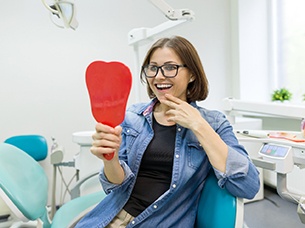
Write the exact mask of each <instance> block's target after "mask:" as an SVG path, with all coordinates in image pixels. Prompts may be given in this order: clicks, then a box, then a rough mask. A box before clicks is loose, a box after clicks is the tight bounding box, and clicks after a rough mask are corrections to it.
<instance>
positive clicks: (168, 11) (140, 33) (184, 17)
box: [128, 0, 194, 45]
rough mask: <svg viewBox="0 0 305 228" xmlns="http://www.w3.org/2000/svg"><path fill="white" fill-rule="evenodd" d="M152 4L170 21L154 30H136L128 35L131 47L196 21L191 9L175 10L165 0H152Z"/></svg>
mask: <svg viewBox="0 0 305 228" xmlns="http://www.w3.org/2000/svg"><path fill="white" fill-rule="evenodd" d="M150 2H151V3H152V4H153V5H154V6H155V7H157V8H158V9H159V10H160V11H162V13H163V14H164V15H165V17H167V19H169V20H168V21H166V22H164V23H162V24H160V25H158V26H156V27H154V28H135V29H132V30H131V31H130V32H129V33H128V43H129V45H134V44H136V43H140V42H141V43H142V41H144V42H145V41H147V40H148V41H149V39H150V38H153V37H154V36H155V35H157V34H160V33H162V32H164V31H167V30H169V29H171V28H174V27H176V26H177V25H180V24H182V23H185V22H188V21H192V20H193V19H194V12H193V11H192V10H189V9H174V8H172V7H171V6H170V5H168V4H167V3H166V2H165V1H163V0H150Z"/></svg>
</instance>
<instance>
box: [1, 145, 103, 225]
mask: <svg viewBox="0 0 305 228" xmlns="http://www.w3.org/2000/svg"><path fill="white" fill-rule="evenodd" d="M0 174H1V175H0V196H1V197H2V199H3V200H4V201H5V202H6V204H7V205H8V207H9V208H10V209H11V211H12V212H13V213H14V214H15V215H16V216H17V217H18V218H19V219H21V220H22V221H24V222H27V221H34V220H37V227H42V228H50V227H52V228H64V227H69V226H70V225H71V224H73V223H75V222H76V221H77V220H78V219H79V218H80V217H81V216H83V215H84V214H86V213H87V212H88V211H89V210H91V208H93V207H94V206H95V205H96V204H97V203H98V202H100V201H101V199H102V198H104V197H105V193H104V192H103V191H100V192H97V193H91V194H88V195H85V196H81V197H78V198H75V199H73V200H71V201H69V202H67V203H66V204H64V205H63V206H62V207H60V208H59V210H58V211H57V212H56V213H55V216H54V217H53V219H52V221H50V219H49V214H48V210H47V201H48V179H47V176H46V174H45V172H44V170H43V168H42V167H41V166H40V165H39V163H38V162H37V161H36V160H35V159H34V158H32V157H31V156H30V155H29V154H27V153H25V152H24V151H23V150H21V149H19V148H17V147H16V146H13V145H11V144H8V143H0Z"/></svg>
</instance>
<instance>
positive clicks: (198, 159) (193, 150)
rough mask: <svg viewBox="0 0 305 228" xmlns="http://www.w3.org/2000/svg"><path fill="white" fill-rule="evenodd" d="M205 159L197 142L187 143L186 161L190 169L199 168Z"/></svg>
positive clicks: (203, 152)
mask: <svg viewBox="0 0 305 228" xmlns="http://www.w3.org/2000/svg"><path fill="white" fill-rule="evenodd" d="M205 158H206V154H205V151H204V150H203V148H202V146H201V145H200V143H198V142H193V143H188V149H187V159H188V165H189V166H190V167H191V168H193V169H197V168H198V167H200V166H201V165H202V163H203V160H204V159H205Z"/></svg>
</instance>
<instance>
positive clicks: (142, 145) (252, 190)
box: [76, 100, 260, 228]
mask: <svg viewBox="0 0 305 228" xmlns="http://www.w3.org/2000/svg"><path fill="white" fill-rule="evenodd" d="M155 103H156V100H152V101H151V102H150V103H149V104H136V105H133V106H131V107H130V108H129V109H128V110H127V112H126V116H125V120H124V122H123V123H122V127H123V132H122V144H121V148H120V151H119V158H120V163H121V166H122V167H123V169H124V171H125V179H124V181H123V183H122V184H120V185H116V184H112V183H110V182H109V181H108V180H107V178H106V177H105V175H104V173H103V170H102V171H101V172H100V176H99V178H100V181H101V184H102V186H103V189H104V191H105V192H106V193H107V196H106V197H105V198H104V199H103V200H102V201H101V202H100V203H99V204H98V205H97V206H96V207H95V208H94V209H93V210H92V211H91V212H89V213H88V214H87V215H86V216H85V217H84V218H83V219H82V220H81V221H80V222H79V223H78V224H77V226H76V227H81V228H87V227H88V228H94V227H99V228H102V227H105V226H106V225H107V224H108V223H110V221H111V220H112V219H113V218H114V217H115V215H116V214H118V212H119V211H120V210H121V209H122V208H123V207H124V205H125V204H126V202H127V200H128V198H129V196H130V194H131V192H132V189H133V186H134V184H135V181H136V177H137V173H138V170H139V167H140V163H141V158H142V156H143V153H144V152H145V150H146V148H147V146H148V144H149V143H150V141H151V140H152V138H153V136H154V132H153V129H152V111H153V106H154V105H155ZM191 105H192V106H193V107H195V108H197V109H198V110H199V111H200V113H201V115H202V117H203V118H204V119H205V120H206V121H207V122H208V123H209V124H210V125H211V126H212V128H213V129H214V130H215V132H217V134H219V136H220V137H221V138H222V140H223V141H224V142H225V143H226V144H227V145H228V148H229V149H228V158H227V162H226V172H225V173H222V172H220V171H218V170H217V169H215V168H213V167H212V166H211V163H210V162H209V160H208V157H207V155H206V153H205V151H204V149H203V147H202V146H201V145H200V143H199V141H198V140H197V138H196V137H195V135H194V134H193V132H192V131H191V130H189V129H186V128H183V127H181V126H179V125H177V131H176V142H175V151H174V162H173V172H172V181H171V185H170V189H168V190H167V191H166V192H165V193H164V194H163V195H161V196H160V197H159V198H158V199H157V200H156V201H155V202H154V203H153V204H151V205H150V206H149V207H147V208H146V209H145V210H144V211H143V212H142V213H141V214H140V215H138V216H137V217H136V218H134V220H133V221H132V222H131V223H130V224H129V225H128V226H127V227H142V228H150V227H153V228H157V227H158V228H169V227H175V228H177V227H181V228H185V227H187V228H190V227H194V224H195V219H196V212H197V204H198V200H199V196H200V193H201V191H202V188H203V186H204V182H205V178H206V176H207V174H208V173H209V170H210V169H211V168H212V169H214V172H215V175H216V177H217V178H218V185H219V186H220V187H221V188H226V189H227V190H228V191H229V192H230V193H232V194H233V195H235V196H237V197H241V198H248V199H251V198H253V197H254V196H255V195H256V193H257V192H258V190H259V186H260V182H259V177H258V171H257V169H256V168H255V166H254V165H253V163H252V162H251V161H250V159H249V157H248V154H247V152H246V151H245V149H244V147H243V146H241V145H240V144H239V142H238V140H237V139H236V137H235V135H234V133H233V131H232V126H231V125H230V123H229V121H228V120H227V119H226V117H225V116H224V114H222V113H221V112H219V111H210V110H207V109H204V108H202V107H199V106H197V104H196V103H195V102H193V103H191Z"/></svg>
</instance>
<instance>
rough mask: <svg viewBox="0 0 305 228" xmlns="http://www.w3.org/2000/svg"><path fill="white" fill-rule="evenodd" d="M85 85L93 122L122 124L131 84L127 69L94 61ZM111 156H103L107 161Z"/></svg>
mask: <svg viewBox="0 0 305 228" xmlns="http://www.w3.org/2000/svg"><path fill="white" fill-rule="evenodd" d="M86 84H87V89H88V92H89V97H90V104H91V111H92V115H93V117H94V118H95V120H96V121H97V122H99V123H103V124H106V125H109V126H111V127H115V126H117V125H119V124H120V123H122V122H123V120H124V117H125V111H126V104H127V100H128V96H129V93H130V89H131V84H132V76H131V72H130V70H129V68H128V67H127V66H126V65H124V64H123V63H121V62H104V61H94V62H92V63H91V64H90V65H89V66H88V67H87V70H86ZM113 156H114V153H111V154H105V155H104V157H105V158H106V159H107V160H111V159H112V158H113Z"/></svg>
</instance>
